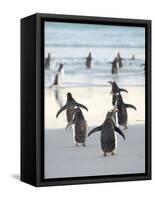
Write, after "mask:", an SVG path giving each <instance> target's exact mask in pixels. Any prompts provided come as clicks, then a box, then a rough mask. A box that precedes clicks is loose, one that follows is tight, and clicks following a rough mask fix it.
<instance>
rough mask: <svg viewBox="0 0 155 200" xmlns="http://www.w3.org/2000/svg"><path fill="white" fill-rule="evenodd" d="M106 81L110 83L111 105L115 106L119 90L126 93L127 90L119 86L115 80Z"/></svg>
mask: <svg viewBox="0 0 155 200" xmlns="http://www.w3.org/2000/svg"><path fill="white" fill-rule="evenodd" d="M108 83H110V84H111V86H112V90H111V94H112V105H113V106H115V104H116V100H117V95H118V94H119V93H120V92H126V93H128V91H127V90H126V89H123V88H119V87H118V85H117V84H116V82H115V81H113V82H112V81H108Z"/></svg>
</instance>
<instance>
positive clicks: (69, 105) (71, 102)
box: [56, 92, 88, 122]
mask: <svg viewBox="0 0 155 200" xmlns="http://www.w3.org/2000/svg"><path fill="white" fill-rule="evenodd" d="M75 107H81V108H83V109H85V110H87V111H88V108H87V107H86V106H84V105H82V104H80V103H77V102H76V101H75V99H74V98H73V97H72V94H71V93H70V92H68V93H67V102H66V104H65V105H64V106H63V107H62V108H60V110H59V111H58V112H57V114H56V118H58V116H59V114H60V113H61V112H62V111H64V110H66V116H67V121H68V122H69V121H71V120H72V119H73V115H74V108H75Z"/></svg>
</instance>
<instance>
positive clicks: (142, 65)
mask: <svg viewBox="0 0 155 200" xmlns="http://www.w3.org/2000/svg"><path fill="white" fill-rule="evenodd" d="M140 67H144V72H145V70H146V65H145V63H143V64H141V65H140Z"/></svg>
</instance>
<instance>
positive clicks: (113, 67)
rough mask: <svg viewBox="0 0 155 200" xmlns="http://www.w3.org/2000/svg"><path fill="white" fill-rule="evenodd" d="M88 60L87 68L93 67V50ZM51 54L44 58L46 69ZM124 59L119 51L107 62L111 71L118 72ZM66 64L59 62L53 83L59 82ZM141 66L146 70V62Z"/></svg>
mask: <svg viewBox="0 0 155 200" xmlns="http://www.w3.org/2000/svg"><path fill="white" fill-rule="evenodd" d="M85 59H86V61H85V66H86V68H87V69H91V68H92V60H93V57H92V54H91V52H89V54H88V56H87V57H85ZM51 60H52V58H51V54H50V53H48V55H47V58H45V60H44V66H45V69H50V63H51ZM123 60H125V59H124V58H122V57H121V55H120V53H119V52H118V53H117V56H116V57H115V58H114V59H113V61H112V62H108V63H107V64H111V73H112V74H117V73H118V71H119V69H120V68H122V67H123ZM130 60H135V55H134V54H133V55H132V57H131V58H130ZM63 66H64V64H63V63H60V64H59V69H58V70H57V73H56V76H55V79H54V82H53V85H58V84H59V83H58V82H59V75H60V74H61V70H62V69H63ZM140 67H144V71H145V63H142V64H141V65H140Z"/></svg>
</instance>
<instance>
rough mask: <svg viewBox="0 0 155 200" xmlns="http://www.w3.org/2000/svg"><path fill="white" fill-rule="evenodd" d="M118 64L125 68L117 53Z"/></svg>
mask: <svg viewBox="0 0 155 200" xmlns="http://www.w3.org/2000/svg"><path fill="white" fill-rule="evenodd" d="M117 62H118V66H119V68H121V67H123V63H122V58H121V56H120V53H119V52H118V53H117Z"/></svg>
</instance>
